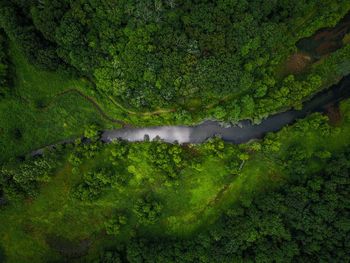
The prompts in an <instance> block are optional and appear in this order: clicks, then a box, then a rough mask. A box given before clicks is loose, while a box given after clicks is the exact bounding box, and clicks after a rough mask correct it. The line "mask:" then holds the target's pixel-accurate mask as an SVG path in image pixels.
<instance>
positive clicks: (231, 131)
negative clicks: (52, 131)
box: [101, 75, 350, 144]
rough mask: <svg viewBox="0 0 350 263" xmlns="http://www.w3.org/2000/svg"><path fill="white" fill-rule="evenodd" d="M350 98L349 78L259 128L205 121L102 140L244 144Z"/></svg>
mask: <svg viewBox="0 0 350 263" xmlns="http://www.w3.org/2000/svg"><path fill="white" fill-rule="evenodd" d="M349 97H350V75H348V76H346V77H344V78H343V79H342V80H341V81H340V82H339V83H338V84H336V85H333V86H332V87H330V88H329V89H327V90H326V91H324V92H321V93H319V94H317V95H315V96H314V97H313V98H312V99H311V100H309V101H307V102H305V103H304V104H303V108H302V110H289V111H285V112H282V113H278V114H275V115H271V116H270V117H268V118H267V119H265V120H263V121H262V122H261V123H260V124H252V123H251V122H250V121H242V122H240V123H238V124H237V125H234V126H231V127H223V126H222V125H220V123H219V122H216V121H206V122H204V123H202V124H199V125H197V126H158V127H147V128H124V129H117V130H110V131H104V132H103V133H102V137H101V140H102V141H103V142H106V143H108V142H111V141H113V140H115V139H118V138H120V139H123V140H127V141H131V142H135V141H143V140H145V139H150V140H153V139H155V138H157V137H159V138H160V139H162V140H164V141H166V142H175V141H177V142H179V143H201V142H204V141H205V140H207V139H208V138H210V137H213V136H215V135H219V136H220V137H221V138H222V139H223V140H224V141H227V142H232V143H236V144H239V143H244V142H247V141H249V140H252V139H259V138H262V137H263V136H264V135H265V134H266V133H268V132H275V131H278V130H280V129H282V127H284V126H286V125H288V124H291V123H293V122H295V121H296V120H297V119H301V118H304V117H306V116H307V115H308V114H310V113H313V112H324V111H325V110H326V108H327V107H328V106H329V105H331V104H336V103H338V102H339V101H341V100H343V99H346V98H349Z"/></svg>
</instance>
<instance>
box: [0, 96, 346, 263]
mask: <svg viewBox="0 0 350 263" xmlns="http://www.w3.org/2000/svg"><path fill="white" fill-rule="evenodd" d="M341 112H342V116H343V118H342V122H341V123H340V124H339V126H338V127H330V129H331V133H330V135H329V137H328V138H327V139H325V138H324V136H323V135H322V134H321V131H322V129H323V128H325V127H327V124H325V125H326V126H321V127H319V129H310V128H306V129H305V128H300V127H298V125H299V124H300V122H299V123H297V124H296V125H294V126H291V127H286V128H284V129H283V130H282V131H281V132H279V133H277V135H276V136H275V138H274V140H275V141H277V142H278V143H279V144H280V150H279V151H277V152H274V153H271V154H269V155H266V154H265V153H264V152H255V153H251V154H250V159H249V160H248V161H247V162H246V163H245V165H244V167H243V169H242V171H241V174H240V175H238V176H235V177H230V175H229V172H228V170H227V169H226V167H225V164H224V163H223V162H222V160H220V159H219V158H214V157H210V158H208V159H206V160H204V162H203V163H202V165H201V169H195V168H193V167H192V168H191V167H189V168H185V169H184V170H183V171H182V173H181V176H180V179H179V180H178V181H177V183H174V184H169V185H164V184H161V183H160V182H158V179H157V178H159V177H160V176H161V174H160V173H159V172H156V171H155V170H154V169H153V168H152V167H151V166H150V164H149V162H148V160H147V156H146V155H145V156H143V157H142V156H139V157H138V158H136V155H137V154H138V153H135V158H134V159H133V157H132V156H131V162H130V165H132V166H133V167H134V168H133V169H132V170H133V173H134V176H133V177H132V179H131V180H130V181H129V183H128V184H127V185H125V186H122V187H119V188H118V189H111V190H108V191H106V192H105V193H104V194H103V195H102V197H101V198H99V199H98V200H97V201H94V202H91V203H89V202H88V203H86V202H81V201H78V200H76V199H74V198H72V196H71V193H72V192H73V190H74V185H75V184H76V183H77V182H79V181H80V180H81V177H80V175H81V174H82V172H84V171H89V170H91V169H93V168H94V167H95V166H96V165H100V164H101V163H102V162H103V161H104V160H108V154H109V151H108V148H109V147H111V146H109V145H108V146H106V147H104V149H103V150H102V152H100V153H99V154H98V156H96V157H95V158H93V159H90V160H88V161H86V162H85V163H84V164H83V165H82V167H81V171H80V172H79V173H78V174H72V172H71V166H70V165H69V164H68V163H67V164H65V165H64V167H63V168H61V169H60V170H58V171H57V173H56V174H55V175H54V176H53V179H52V180H51V181H50V182H49V183H47V184H46V185H43V186H42V190H41V193H40V195H39V196H38V197H37V198H36V199H32V200H26V202H24V203H21V204H15V205H12V206H10V207H8V208H6V209H3V211H2V212H1V214H0V233H1V235H0V236H1V238H0V243H1V246H2V247H3V248H4V250H5V252H6V255H7V256H8V259H9V261H8V262H19V261H21V262H26V261H23V259H28V262H42V261H43V259H45V260H47V259H56V258H57V257H58V255H57V253H56V252H54V250H52V249H50V247H49V246H48V245H47V243H46V240H47V238H48V236H63V237H65V238H67V239H69V240H83V239H89V240H93V241H94V242H93V243H92V247H91V250H90V257H92V258H93V257H94V253H95V251H97V248H98V247H101V246H106V245H113V244H114V245H115V244H117V243H118V242H121V241H122V240H127V239H128V238H129V237H130V236H132V235H133V233H134V230H133V229H137V231H138V232H139V233H141V234H144V235H150V233H151V232H152V235H172V236H188V235H190V234H191V233H193V232H194V231H199V230H200V229H201V228H202V227H204V226H205V225H207V224H208V223H210V222H213V221H214V220H215V219H216V218H217V217H218V216H219V215H220V214H221V213H222V212H224V211H225V210H226V208H227V207H228V206H232V204H234V203H235V202H243V203H245V204H249V203H250V201H251V200H252V198H253V197H254V196H256V195H258V194H263V192H264V191H266V190H268V189H271V188H273V187H274V186H280V185H281V184H283V183H284V182H286V180H289V179H291V178H289V177H288V176H287V174H286V173H285V170H284V168H283V167H282V166H281V162H280V161H279V160H280V159H281V158H282V159H283V156H285V155H286V154H288V149H289V147H290V146H291V145H296V144H297V145H300V146H302V147H303V149H304V150H305V152H314V151H317V150H327V151H329V152H334V151H337V150H339V149H341V148H342V147H346V145H349V142H350V101H349V100H348V101H346V102H343V103H342V104H341ZM310 118H311V117H310ZM301 122H305V121H304V120H303V121H301ZM299 126H300V125H299ZM301 127H303V125H301ZM328 128H329V126H328ZM142 145H144V147H147V144H142ZM243 147H249V145H248V146H243ZM141 154H142V152H141ZM324 165H326V162H320V161H319V160H315V161H312V162H311V163H310V165H309V168H308V169H309V171H310V172H314V171H316V170H319V169H321V168H322V167H323V166H324ZM157 173H159V174H157ZM151 191H152V192H153V193H154V194H155V195H156V196H157V197H158V198H159V199H160V200H161V202H162V204H163V205H164V208H163V210H162V215H161V218H160V221H159V223H157V224H156V225H153V226H146V227H141V228H140V226H138V223H137V219H136V218H135V217H134V216H133V215H132V213H130V212H126V213H127V214H128V224H127V225H126V226H125V227H123V230H122V231H121V232H120V235H119V237H118V238H111V237H109V236H107V235H105V234H104V222H105V220H106V219H107V218H110V216H111V215H112V214H113V213H115V212H118V211H124V212H125V211H130V209H131V208H132V207H133V205H134V203H135V202H136V200H137V199H138V198H139V197H140V196H142V195H143V194H145V193H147V192H151Z"/></svg>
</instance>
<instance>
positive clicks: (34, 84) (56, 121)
mask: <svg viewBox="0 0 350 263" xmlns="http://www.w3.org/2000/svg"><path fill="white" fill-rule="evenodd" d="M10 55H11V58H12V63H13V64H14V68H15V70H16V71H15V73H16V78H15V80H14V89H13V92H12V95H10V96H8V97H7V98H6V99H4V100H2V101H1V102H0V120H1V121H0V136H1V140H0V152H1V153H2V155H1V157H0V162H2V161H4V160H6V159H9V158H12V157H15V156H18V155H23V154H26V153H28V152H29V151H31V150H33V149H36V148H39V147H41V146H43V145H47V144H50V143H53V142H56V141H59V140H63V139H66V138H70V137H76V136H79V135H81V134H82V133H83V130H84V127H85V126H87V125H89V124H97V125H98V126H100V127H103V128H112V127H115V126H116V125H113V124H111V123H110V122H108V121H107V120H105V119H104V118H103V117H102V116H101V115H100V113H99V112H98V111H97V110H96V109H95V108H94V107H92V106H91V103H90V102H88V101H86V100H85V99H84V98H83V97H81V96H77V95H76V94H66V95H64V96H61V97H59V98H56V99H55V100H54V101H53V103H51V104H50V106H49V107H46V106H47V104H48V103H50V102H51V101H52V100H53V99H54V97H55V96H56V95H57V94H59V93H61V92H64V91H66V90H68V89H72V88H76V89H84V90H87V91H89V90H91V88H89V83H88V82H87V81H85V80H83V79H81V80H74V79H71V78H69V77H68V76H66V75H63V74H58V73H52V72H46V71H42V70H39V69H37V68H35V67H34V66H32V65H30V64H28V62H27V61H26V60H25V59H24V58H23V56H22V55H21V54H20V53H19V51H18V50H17V49H16V48H15V47H14V46H13V45H12V46H11V50H10Z"/></svg>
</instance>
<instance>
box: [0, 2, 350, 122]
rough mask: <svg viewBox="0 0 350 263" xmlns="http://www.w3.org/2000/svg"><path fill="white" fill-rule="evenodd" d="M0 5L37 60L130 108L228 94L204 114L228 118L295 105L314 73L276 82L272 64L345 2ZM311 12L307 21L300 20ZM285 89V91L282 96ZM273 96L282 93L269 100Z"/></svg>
mask: <svg viewBox="0 0 350 263" xmlns="http://www.w3.org/2000/svg"><path fill="white" fill-rule="evenodd" d="M1 5H2V8H1V12H2V15H1V18H2V24H3V27H4V28H5V30H6V32H7V33H8V34H9V36H10V37H11V39H13V40H17V42H18V43H19V44H20V46H21V48H22V49H23V50H24V51H25V52H26V53H27V55H28V57H29V58H30V59H31V61H33V62H34V63H35V64H38V65H41V66H43V67H45V68H51V69H54V68H57V67H59V68H60V67H67V66H68V65H70V66H73V67H74V68H75V69H76V70H77V71H78V72H80V73H81V74H84V75H86V76H88V77H89V78H90V79H92V80H93V81H94V82H95V84H96V86H97V88H98V90H99V91H100V92H103V93H105V94H107V95H108V96H111V97H112V98H115V99H118V100H120V101H121V102H122V103H123V104H125V105H127V106H128V107H131V108H135V109H138V110H140V109H155V108H163V107H165V108H169V107H170V108H172V107H176V108H178V109H179V110H178V115H179V116H177V118H180V119H181V118H183V119H186V118H189V115H190V114H192V115H198V113H193V112H192V113H189V112H188V111H191V110H192V111H193V109H195V108H197V107H199V108H202V109H205V108H206V107H207V106H208V105H210V104H212V103H214V104H216V103H218V102H219V101H220V100H222V99H226V103H223V104H222V105H219V106H217V107H213V109H212V110H211V111H210V112H209V113H208V112H205V114H206V116H208V114H210V115H214V116H215V117H217V118H226V119H233V120H236V119H238V118H254V117H256V118H259V117H260V118H261V117H262V116H264V115H265V114H266V113H268V112H271V111H275V110H278V109H280V108H281V107H283V106H285V105H286V104H287V105H291V106H295V105H297V104H298V103H300V100H301V99H303V98H305V96H307V95H309V94H310V93H312V92H314V91H315V90H317V89H318V88H319V87H320V85H321V83H320V79H319V76H318V75H317V74H312V75H310V76H309V77H308V78H307V79H306V80H305V81H304V82H301V83H298V81H297V80H294V79H293V80H290V79H288V80H286V81H285V82H284V83H283V84H282V85H281V84H280V83H279V79H278V76H277V75H276V69H277V68H278V65H279V63H280V62H281V60H283V59H285V58H286V56H287V55H289V54H290V53H291V52H292V51H293V50H294V49H295V46H294V44H295V43H296V42H297V40H298V39H299V38H301V37H302V36H309V34H310V33H312V32H313V31H314V30H316V29H318V28H319V27H321V26H329V25H334V24H335V23H336V22H337V21H338V20H339V19H340V18H341V17H342V15H343V12H344V11H346V10H347V8H349V4H348V3H347V1H342V0H338V1H322V2H321V3H319V1H308V2H307V3H306V2H304V1H294V2H292V1H277V0H272V1H232V0H226V1H225V0H220V1H212V0H211V1H209V0H208V1H182V0H177V1H175V0H169V1H168V0H167V1H162V0H155V1H110V0H103V1H91V0H89V1H64V0H55V1H51V0H42V1H34V0H33V1H17V0H2V1H1ZM314 13H317V17H315V18H314V19H313V20H312V21H311V23H307V24H306V26H305V23H304V22H305V21H303V20H304V19H306V18H308V17H309V16H310V15H313V14H314ZM299 85H302V86H304V87H305V91H303V94H300V89H298V86H299ZM282 92H284V93H285V92H287V93H290V95H288V96H287V98H286V99H285V100H282V99H281V98H278V93H282ZM276 93H277V94H276ZM242 94H243V95H245V96H243V95H242ZM237 95H240V96H241V97H240V98H239V99H236V98H235V99H232V98H231V97H235V96H237ZM228 97H230V99H229V98H228ZM276 99H277V100H281V101H280V102H279V103H277V104H276V105H271V104H273V102H272V101H273V100H276ZM206 111H208V109H207V110H206ZM206 116H205V117H206Z"/></svg>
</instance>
